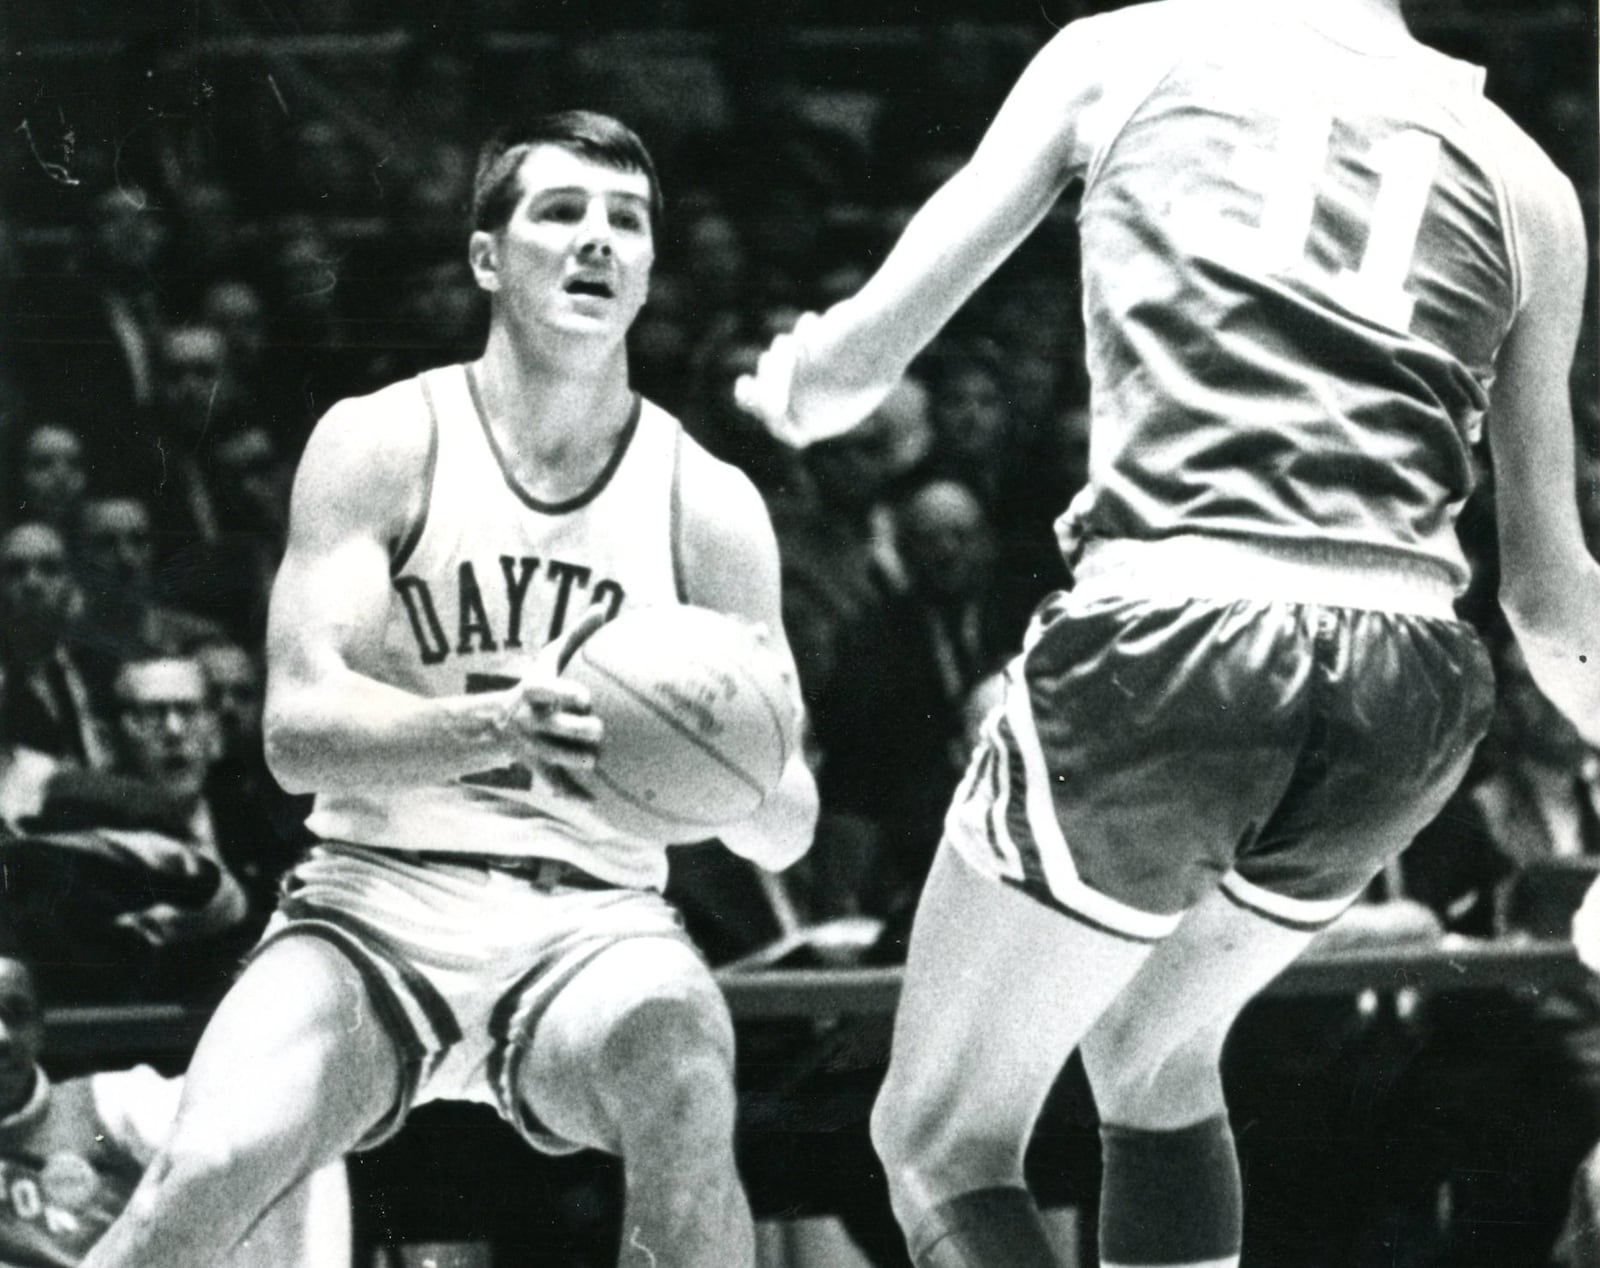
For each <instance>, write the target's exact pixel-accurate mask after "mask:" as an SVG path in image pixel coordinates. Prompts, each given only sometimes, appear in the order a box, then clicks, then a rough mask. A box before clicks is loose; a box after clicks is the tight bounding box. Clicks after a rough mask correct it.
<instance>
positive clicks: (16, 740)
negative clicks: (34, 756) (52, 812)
mask: <svg viewBox="0 0 1600 1268" xmlns="http://www.w3.org/2000/svg"><path fill="white" fill-rule="evenodd" d="M80 606H81V598H80V596H79V593H78V590H77V587H76V585H75V584H74V582H73V578H72V572H71V569H70V567H69V565H68V559H67V547H66V543H65V542H64V541H63V540H62V538H61V534H60V533H59V532H57V531H56V530H55V529H54V528H51V527H50V526H49V525H48V524H42V523H36V522H27V523H22V524H17V525H15V526H14V527H13V528H11V529H10V530H9V531H7V532H6V533H5V534H4V535H3V536H0V745H8V746H9V745H17V746H21V747H25V748H29V749H33V750H36V751H37V752H40V753H44V754H48V755H50V756H52V757H57V758H61V759H63V760H65V761H67V762H70V763H73V764H76V765H79V766H87V767H95V768H101V767H105V766H107V765H109V764H110V754H109V752H108V750H107V748H106V746H105V744H104V743H103V741H102V739H101V735H100V732H99V729H98V727H97V726H96V723H95V716H94V711H93V705H92V700H91V696H90V692H89V687H88V684H87V682H86V680H85V677H84V673H83V670H82V669H81V667H80V666H79V665H78V663H77V661H76V659H75V658H74V657H73V655H72V653H71V651H70V650H69V644H68V640H67V636H68V633H69V631H70V629H71V626H72V621H73V618H74V616H75V615H76V613H77V611H78V609H79V607H80Z"/></svg>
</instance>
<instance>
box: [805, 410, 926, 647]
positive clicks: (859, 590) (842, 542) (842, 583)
mask: <svg viewBox="0 0 1600 1268" xmlns="http://www.w3.org/2000/svg"><path fill="white" fill-rule="evenodd" d="M927 445H928V427H927V397H926V394H925V393H924V391H923V390H922V387H921V385H920V384H918V383H917V382H916V381H915V380H914V379H909V378H908V379H906V380H905V381H903V382H902V383H900V384H899V385H898V386H897V387H896V388H895V389H894V391H892V392H891V393H890V394H889V395H888V397H886V398H885V399H884V402H883V404H882V405H880V406H879V407H878V409H877V410H875V411H874V412H873V413H872V415H871V416H870V417H869V418H868V419H867V420H866V421H865V422H863V423H862V424H861V426H859V427H857V428H856V429H855V430H854V431H852V432H850V433H849V434H848V435H844V436H839V437H836V438H835V439H832V440H828V441H824V442H823V443H821V444H818V445H813V446H811V448H809V449H807V450H806V451H805V454H804V458H805V462H806V469H807V471H808V472H809V474H810V477H811V481H810V490H811V498H810V500H809V501H808V502H805V503H801V504H800V505H798V506H797V507H795V508H793V509H792V510H791V511H790V512H789V513H787V514H779V513H778V511H777V510H776V509H775V510H774V513H773V525H774V528H775V530H776V532H777V534H778V547H779V550H780V551H781V553H782V556H783V563H784V568H785V569H786V571H787V572H788V573H789V575H790V576H791V577H793V578H795V579H796V582H797V584H800V585H802V586H805V587H807V588H808V591H809V592H810V593H811V594H813V595H814V596H815V597H817V598H818V599H819V600H821V601H822V603H823V604H824V605H825V608H826V610H827V612H828V615H829V619H830V620H831V622H832V623H833V625H834V626H835V627H836V628H838V627H840V626H842V625H844V624H845V623H847V622H849V621H851V620H853V619H854V618H855V616H856V614H857V613H859V612H861V611H863V610H865V609H867V608H870V607H873V606H874V605H876V604H877V603H878V602H879V601H880V600H881V599H882V598H883V597H884V596H885V595H887V594H889V593H892V592H893V591H895V590H897V589H899V588H901V587H902V586H903V584H904V579H903V577H902V575H901V574H902V568H901V564H900V561H899V558H898V556H897V554H896V552H895V546H894V531H893V528H892V526H891V524H890V518H891V517H890V515H889V512H888V509H887V506H886V505H885V501H884V499H885V496H886V494H887V492H888V490H889V488H890V486H891V484H892V483H893V482H894V481H895V480H896V479H898V478H899V477H901V476H904V475H905V474H906V473H907V472H909V471H911V470H912V469H913V468H915V467H916V465H917V463H918V462H919V461H920V460H921V459H922V457H923V455H924V454H925V453H926V451H927Z"/></svg>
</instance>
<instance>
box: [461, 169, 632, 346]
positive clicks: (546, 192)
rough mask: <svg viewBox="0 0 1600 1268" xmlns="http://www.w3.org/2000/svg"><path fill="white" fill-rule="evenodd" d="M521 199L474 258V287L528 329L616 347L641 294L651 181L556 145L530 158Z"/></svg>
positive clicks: (523, 174)
mask: <svg viewBox="0 0 1600 1268" xmlns="http://www.w3.org/2000/svg"><path fill="white" fill-rule="evenodd" d="M520 180H521V185H522V197H521V198H520V199H519V200H518V202H517V206H516V208H515V209H514V210H513V211H512V213H511V217H510V219H509V220H508V221H507V223H506V226H505V228H504V229H502V230H501V231H500V232H499V233H497V234H493V235H488V236H487V238H486V239H485V240H484V248H485V249H484V250H483V251H482V252H481V253H480V254H479V255H478V257H477V264H478V280H479V283H480V285H483V286H484V287H485V288H486V289H488V290H490V291H491V292H493V293H495V294H496V295H498V296H499V298H500V301H501V303H502V304H503V305H505V306H507V307H509V308H510V309H511V310H512V313H513V315H514V316H515V317H517V318H520V319H521V320H522V321H524V322H526V323H528V324H530V325H535V326H545V327H553V328H556V329H559V330H561V331H564V332H569V333H574V334H596V335H609V336H611V337H613V338H616V339H620V338H621V336H622V335H623V334H625V333H626V332H627V329H628V327H629V325H631V324H632V322H633V319H634V317H635V316H636V315H637V314H638V312H639V309H640V308H642V307H643V306H644V301H645V297H646V294H647V293H648V291H649V286H650V266H651V264H652V263H653V262H654V260H655V240H654V236H653V234H652V232H651V226H650V178H649V177H648V176H646V175H645V174H644V173H643V172H622V171H617V170H616V169H614V168H610V167H605V166H602V165H601V164H599V163H592V162H590V161H589V160H588V159H585V158H583V157H581V156H579V155H577V154H573V153H572V152H570V151H568V150H564V149H562V148H560V147H559V146H555V145H541V146H538V147H536V148H535V149H533V150H532V151H530V152H529V154H528V157H527V158H526V159H524V160H523V163H522V169H521V172H520Z"/></svg>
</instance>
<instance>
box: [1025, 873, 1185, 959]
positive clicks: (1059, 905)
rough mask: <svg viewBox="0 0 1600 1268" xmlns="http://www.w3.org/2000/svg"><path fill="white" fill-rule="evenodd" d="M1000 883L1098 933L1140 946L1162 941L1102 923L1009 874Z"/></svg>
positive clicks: (1152, 944)
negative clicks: (1142, 936)
mask: <svg viewBox="0 0 1600 1268" xmlns="http://www.w3.org/2000/svg"><path fill="white" fill-rule="evenodd" d="M1000 883H1001V884H1002V885H1009V886H1011V888H1012V889H1018V890H1021V891H1022V892H1023V893H1024V894H1026V895H1027V896H1028V897H1029V898H1031V899H1033V900H1034V901H1035V902H1037V903H1042V904H1044V906H1046V907H1048V908H1049V909H1050V910H1051V911H1053V912H1057V913H1059V914H1060V915H1063V916H1065V917H1067V919H1068V920H1075V921H1077V922H1078V923H1079V924H1080V925H1087V926H1088V927H1089V928H1090V929H1093V930H1095V931H1096V932H1097V933H1108V934H1110V935H1111V936H1112V937H1113V938H1120V939H1121V940H1122V941H1124V942H1137V943H1138V944H1139V945H1140V946H1154V945H1155V944H1156V943H1158V942H1160V941H1161V939H1160V938H1141V937H1139V936H1138V935H1137V934H1132V933H1128V932H1127V931H1125V930H1122V929H1115V928H1113V927H1112V926H1110V925H1106V924H1101V923H1100V922H1099V921H1098V920H1094V919H1092V918H1091V917H1089V916H1086V915H1084V914H1083V912H1081V911H1079V910H1078V909H1077V908H1076V907H1068V906H1067V905H1066V903H1064V902H1062V901H1061V900H1060V899H1059V898H1056V897H1055V896H1054V895H1052V894H1047V893H1045V892H1044V891H1043V890H1041V889H1039V888H1038V887H1037V886H1033V885H1028V884H1027V883H1026V882H1024V881H1019V880H1014V879H1013V878H1011V877H1009V876H1002V877H1001V878H1000Z"/></svg>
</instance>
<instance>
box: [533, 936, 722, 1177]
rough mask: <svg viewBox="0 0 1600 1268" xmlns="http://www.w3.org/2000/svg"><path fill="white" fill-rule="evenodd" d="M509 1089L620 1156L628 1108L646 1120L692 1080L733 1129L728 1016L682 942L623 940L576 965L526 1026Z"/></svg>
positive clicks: (543, 1118)
mask: <svg viewBox="0 0 1600 1268" xmlns="http://www.w3.org/2000/svg"><path fill="white" fill-rule="evenodd" d="M531 1025H532V1031H531V1034H530V1035H528V1036H527V1037H526V1039H525V1044H526V1047H525V1049H524V1052H523V1055H522V1057H521V1059H520V1061H519V1062H518V1065H517V1068H516V1074H515V1079H514V1091H515V1093H516V1095H517V1096H518V1098H519V1099H520V1100H521V1102H522V1103H523V1105H525V1106H526V1107H527V1109H528V1110H530V1111H531V1112H532V1114H533V1115H534V1116H535V1117H536V1118H537V1119H538V1120H539V1121H540V1123H542V1124H543V1125H544V1127H545V1128H546V1129H548V1130H549V1131H550V1132H552V1133H554V1134H555V1135H557V1136H559V1137H562V1138H564V1139H566V1140H569V1141H572V1142H575V1143H578V1144H583V1145H587V1146H590V1147H592V1148H598V1149H604V1150H608V1151H610V1152H613V1153H616V1152H621V1151H622V1148H623V1144H624V1140H625V1137H626V1136H627V1134H628V1132H627V1129H628V1127H629V1125H630V1124H629V1116H630V1113H632V1114H634V1115H636V1116H638V1117H641V1118H642V1117H644V1116H647V1115H648V1114H649V1113H650V1112H651V1111H652V1109H653V1108H654V1107H656V1106H657V1105H658V1104H659V1103H663V1102H665V1101H668V1100H670V1099H671V1098H672V1097H673V1096H674V1094H675V1093H676V1092H678V1091H679V1090H680V1089H682V1087H683V1086H684V1085H685V1083H686V1082H688V1081H693V1084H694V1088H695V1089H696V1090H697V1091H700V1092H703V1093H705V1095H706V1096H707V1097H709V1098H711V1099H713V1100H716V1101H718V1102H719V1104H717V1105H715V1106H713V1107H712V1108H714V1109H715V1110H717V1111H718V1114H719V1117H721V1118H723V1119H726V1120H727V1126H728V1127H729V1128H730V1130H731V1115H732V1103H733V1051H734V1036H733V1021H732V1018H731V1017H730V1015H729V1013H728V1006H727V1002H726V1000H725V999H724V998H723V995H722V991H721V989H720V988H719V987H718V986H717V983H716V979H715V978H714V977H713V976H712V974H711V970H710V969H709V968H707V967H706V963H705V961H704V960H702V959H701V958H700V955H699V954H698V953H697V952H696V951H695V950H694V948H693V947H691V946H690V945H689V944H688V943H687V942H685V941H683V940H682V939H679V938H673V937H628V938H622V939H619V940H618V941H616V942H613V943H611V944H610V945H609V946H607V947H606V948H605V949H604V950H602V951H600V952H599V953H598V954H597V955H595V956H594V957H593V958H592V959H590V960H589V961H588V962H587V963H586V964H585V965H584V966H583V968H582V969H580V970H579V971H578V972H577V973H576V974H575V975H574V976H573V977H572V979H571V980H570V981H569V982H567V983H566V984H565V985H564V986H563V987H562V988H561V990H560V991H559V992H558V993H557V994H556V995H555V996H554V997H553V998H552V999H551V1000H550V1002H549V1004H548V1005H547V1006H546V1007H545V1009H544V1010H543V1012H542V1013H541V1014H540V1015H539V1016H538V1018H537V1019H536V1020H534V1021H533V1022H532V1023H531Z"/></svg>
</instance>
